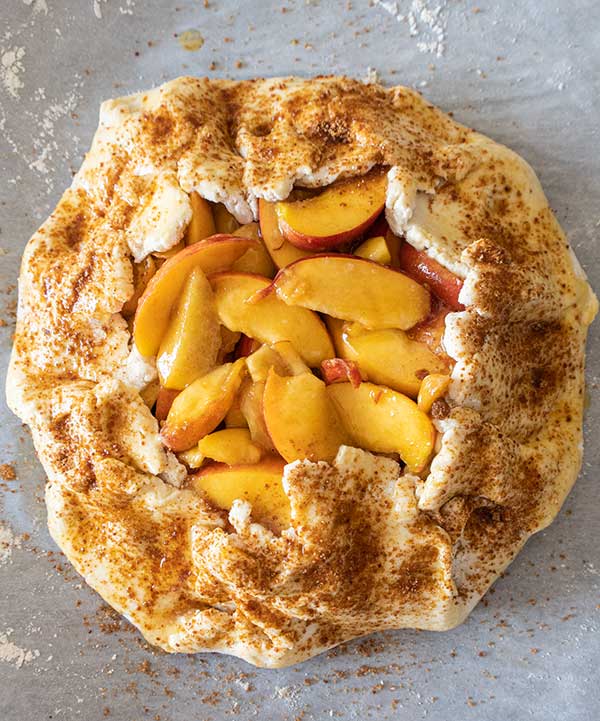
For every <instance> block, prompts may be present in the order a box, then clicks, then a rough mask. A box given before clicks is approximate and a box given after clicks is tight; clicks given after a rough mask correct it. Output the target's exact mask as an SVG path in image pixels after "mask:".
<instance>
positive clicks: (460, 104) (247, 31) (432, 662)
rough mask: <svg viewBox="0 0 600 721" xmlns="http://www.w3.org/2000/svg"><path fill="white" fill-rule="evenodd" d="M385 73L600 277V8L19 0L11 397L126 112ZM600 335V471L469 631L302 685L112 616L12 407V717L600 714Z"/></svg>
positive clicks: (586, 474)
mask: <svg viewBox="0 0 600 721" xmlns="http://www.w3.org/2000/svg"><path fill="white" fill-rule="evenodd" d="M205 5H207V7H205ZM436 8H439V9H436ZM187 30H196V31H198V33H199V35H200V36H201V38H202V39H203V40H204V44H203V45H202V47H201V48H199V49H198V50H196V51H188V50H185V49H184V48H183V47H182V45H181V37H180V36H181V33H183V32H184V31H187ZM375 72H376V73H377V74H378V77H379V78H380V79H381V81H382V82H384V83H386V84H396V83H402V84H406V85H412V86H415V87H417V88H418V89H419V90H420V91H421V92H422V93H423V94H424V95H425V97H426V98H427V99H429V100H431V101H432V102H434V103H436V104H438V105H440V106H441V107H442V108H443V109H445V110H447V111H452V112H453V113H454V115H455V117H456V118H457V119H458V120H460V121H462V122H463V123H466V124H467V125H471V126H473V127H475V128H477V129H478V130H480V131H482V132H484V133H486V134H488V135H490V136H492V137H493V138H495V139H497V140H499V141H501V142H504V143H506V144H507V145H509V146H510V147H512V148H513V149H515V150H517V151H518V152H520V153H521V154H522V155H523V156H524V157H525V158H526V159H527V160H528V161H529V162H530V163H531V164H532V165H533V167H534V168H535V170H536V171H537V172H538V174H539V175H540V177H541V180H542V183H543V185H544V188H545V190H546V193H547V194H548V196H549V198H550V203H551V205H552V207H553V208H554V209H555V211H556V213H557V214H558V218H559V220H560V222H561V223H562V225H563V227H564V228H565V230H566V232H567V234H568V236H569V238H570V240H571V243H572V244H573V247H574V248H575V251H576V253H577V255H578V257H579V259H580V261H581V262H582V264H583V266H584V268H585V269H586V270H587V272H588V274H589V276H590V279H591V282H592V284H593V285H594V286H595V288H596V289H598V288H599V287H600V270H599V263H598V260H599V249H598V241H597V238H598V235H599V233H600V172H599V171H600V134H599V132H598V131H599V117H600V113H599V111H600V105H599V89H600V3H598V2H597V1H596V0H587V1H586V0H572V1H565V0H559V1H554V2H551V1H545V2H540V1H539V0H530V1H529V2H495V3H494V2H490V1H488V0H473V2H471V1H469V2H464V1H460V0H456V1H453V0H446V1H442V0H438V2H430V1H429V0H427V2H425V1H424V0H421V1H419V0H412V1H411V0H405V1H404V2H398V3H395V2H368V0H352V2H346V1H345V0H343V1H341V2H340V1H339V0H329V1H328V0H321V1H320V2H318V1H314V2H308V1H305V0H296V1H293V0H287V1H285V2H283V3H281V2H274V1H272V0H254V1H252V2H231V1H226V0H209V2H208V3H203V2H202V0H199V1H198V0H196V1H194V0H179V1H177V0H175V1H174V2H170V1H167V0H164V1H162V2H161V0H97V2H94V1H93V0H1V2H0V149H1V154H0V165H1V182H0V254H1V256H0V279H1V281H2V282H1V284H0V352H1V354H2V359H1V361H0V368H1V371H0V373H1V375H2V383H4V377H5V372H6V364H7V362H8V356H9V350H10V343H11V335H12V332H13V329H14V315H15V308H16V278H17V273H18V268H19V261H20V256H21V253H22V251H23V247H24V245H25V243H26V241H27V239H28V238H29V237H30V236H31V234H32V233H33V232H34V231H35V229H36V228H37V227H38V225H39V224H40V223H41V222H42V220H43V219H44V218H45V217H46V216H47V215H48V213H49V212H50V211H51V209H52V208H53V206H54V204H55V203H56V201H57V200H58V198H59V196H60V194H61V192H62V190H63V189H64V188H65V187H66V186H67V185H68V184H69V183H70V180H71V177H72V174H73V172H74V170H75V169H76V168H77V167H78V165H79V163H80V162H81V158H82V154H83V153H84V152H85V151H86V149H87V148H88V147H89V143H90V141H91V138H92V134H93V132H94V129H95V127H96V123H97V116H98V106H99V104H100V102H101V100H102V99H104V98H108V97H113V96H116V95H122V94H125V93H128V92H131V91H134V90H138V89H143V88H147V87H151V86H154V85H157V84H159V83H160V82H162V81H164V80H167V79H170V78H173V77H175V76H177V75H180V74H197V75H209V76H212V77H217V76H226V77H234V78H247V77H253V76H257V75H286V74H298V75H302V76H308V75H312V74H318V73H346V74H349V75H353V76H356V77H359V78H365V79H366V78H369V77H370V78H371V79H372V78H373V77H374V73H375ZM599 327H600V323H598V321H597V322H596V324H595V325H594V326H593V327H592V333H591V340H590V345H589V356H590V359H589V364H588V389H589V398H590V406H589V408H588V411H587V433H586V437H587V447H586V456H585V463H584V467H583V472H582V475H581V477H580V479H579V481H578V482H577V485H576V487H575V489H574V491H573V492H572V493H571V495H570V496H569V498H568V499H567V501H566V503H565V506H564V508H563V510H562V512H561V513H560V516H559V517H558V519H557V521H556V522H555V523H554V524H553V525H552V526H551V527H550V528H549V529H548V530H546V531H545V532H543V533H541V534H539V535H538V536H536V537H535V538H534V539H532V540H531V541H530V542H529V543H528V544H527V547H526V548H525V550H524V551H523V552H522V553H521V555H520V556H519V557H518V559H517V560H516V561H515V562H514V563H513V565H512V566H511V567H510V569H509V570H508V572H507V573H506V574H505V576H504V578H502V579H500V580H499V581H498V582H497V583H496V584H495V586H494V588H493V590H492V591H490V593H488V595H487V596H486V598H485V600H484V601H483V603H482V604H480V605H479V607H478V608H477V609H476V610H475V611H474V613H473V614H472V616H471V617H470V619H469V620H468V621H467V623H465V624H464V625H463V626H462V627H460V628H458V629H456V630H454V631H452V632H448V633H445V634H436V633H424V632H421V633H419V632H415V631H399V632H393V633H386V634H381V635H378V636H374V637H371V638H369V639H367V640H359V641H356V642H353V643H350V644H347V645H345V646H343V647H341V648H339V649H336V650H335V651H334V652H332V653H329V654H325V655H323V656H321V657H319V658H317V659H314V660H312V661H309V662H306V663H304V664H302V665H299V666H296V667H293V668H291V669H287V670H282V671H260V670H255V669H253V668H252V667H251V666H248V665H246V664H245V663H244V662H242V661H238V660H235V659H229V658H227V657H219V656H207V655H205V656H197V657H188V656H168V655H166V654H164V653H161V652H157V651H154V650H153V649H151V648H149V647H148V646H147V645H146V644H145V643H144V642H143V640H142V639H141V637H140V635H139V634H138V633H137V632H135V631H134V630H133V629H132V627H131V626H129V624H128V623H127V622H125V621H122V620H120V619H119V618H118V617H116V616H115V615H114V614H112V613H111V612H110V611H109V610H108V609H107V607H106V606H105V604H103V602H102V601H101V599H100V598H99V596H97V595H96V594H95V593H94V592H92V591H91V590H90V589H88V588H87V587H86V586H85V585H84V584H83V583H82V581H81V579H80V578H79V577H78V576H77V574H76V573H75V572H74V571H73V570H71V569H70V567H69V566H68V563H66V562H65V559H64V557H62V555H61V554H60V553H59V552H58V551H57V549H56V547H55V545H54V543H53V542H52V541H51V539H50V538H49V535H48V532H47V530H46V513H45V508H44V504H43V487H44V474H43V472H42V469H41V467H40V465H39V463H38V462H37V460H36V458H35V455H34V452H33V449H32V444H31V440H30V436H29V434H28V432H27V431H26V430H25V429H24V428H23V427H22V426H21V425H20V423H19V422H18V421H17V419H16V418H15V417H13V416H12V415H11V414H10V413H9V412H8V409H7V408H6V405H5V403H4V398H3V397H0V413H1V414H2V416H1V423H0V464H9V465H10V466H11V467H13V468H14V470H15V472H16V479H14V480H11V479H10V476H11V472H10V468H6V467H4V466H0V469H1V473H0V476H2V477H3V478H2V480H0V520H1V522H0V719H2V721H29V720H30V719H35V720H36V721H38V720H41V719H57V720H61V719H86V721H97V720H100V719H107V718H108V719H109V720H110V719H112V720H113V721H138V719H139V720H140V721H141V720H143V719H154V720H155V721H159V720H160V721H180V720H184V719H185V721H200V720H201V721H205V720H208V719H214V720H215V721H216V720H218V719H228V718H236V719H242V720H243V719H254V718H258V719H268V720H270V719H273V720H279V719H282V720H283V719H290V721H291V720H293V719H302V720H303V721H309V720H310V719H324V718H334V719H408V720H410V721H413V720H414V719H421V718H427V719H432V720H440V721H446V720H449V719H459V720H462V719H476V720H477V721H487V720H489V721H513V720H519V721H520V720H521V719H544V720H546V719H560V720H561V721H563V720H564V721H567V720H569V721H575V720H577V721H584V720H587V719H594V720H595V719H598V718H599V717H600V678H599V672H598V668H599V666H600V642H599V641H600V639H599V634H598V623H599V620H600V605H599V604H600V594H599V593H598V585H599V584H598V582H599V575H598V574H599V572H600V550H599V549H600V538H599V533H598V531H599V530H600V511H599V508H598V506H599V493H598V472H599V469H600V450H599V446H600V443H599V441H600V434H599V431H598V427H599V425H600V402H599V401H600V396H599V391H598V374H599V354H598V351H599V350H600V343H599V331H598V329H599Z"/></svg>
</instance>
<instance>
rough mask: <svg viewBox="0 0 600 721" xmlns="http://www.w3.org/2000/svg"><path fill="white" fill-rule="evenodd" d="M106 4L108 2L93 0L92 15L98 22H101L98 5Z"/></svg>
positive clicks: (100, 12) (100, 8) (106, 0)
mask: <svg viewBox="0 0 600 721" xmlns="http://www.w3.org/2000/svg"><path fill="white" fill-rule="evenodd" d="M106 2H108V0H94V2H93V8H94V15H95V16H96V17H97V18H98V20H102V7H101V6H100V3H106Z"/></svg>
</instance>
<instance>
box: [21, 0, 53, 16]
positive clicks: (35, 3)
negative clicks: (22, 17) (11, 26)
mask: <svg viewBox="0 0 600 721" xmlns="http://www.w3.org/2000/svg"><path fill="white" fill-rule="evenodd" d="M23 2H24V3H25V5H27V7H30V8H31V9H32V10H33V14H34V15H37V14H38V13H44V15H47V14H48V3H47V2H46V0H23Z"/></svg>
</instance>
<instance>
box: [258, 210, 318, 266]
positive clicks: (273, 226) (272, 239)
mask: <svg viewBox="0 0 600 721" xmlns="http://www.w3.org/2000/svg"><path fill="white" fill-rule="evenodd" d="M258 219H259V221H260V232H261V234H262V237H263V240H264V242H265V245H266V247H267V250H268V251H269V255H270V256H271V258H272V259H273V262H274V263H275V265H276V266H277V267H278V268H284V267H285V266H286V265H289V264H290V263H293V262H294V261H295V260H299V259H300V258H308V257H310V256H311V255H312V253H309V252H308V251H305V250H300V248H296V246H294V245H292V244H291V243H288V241H287V240H286V239H285V238H284V237H283V235H282V234H281V231H280V230H279V221H278V219H277V213H276V212H275V203H269V202H268V201H266V200H263V199H262V198H260V199H259V201H258Z"/></svg>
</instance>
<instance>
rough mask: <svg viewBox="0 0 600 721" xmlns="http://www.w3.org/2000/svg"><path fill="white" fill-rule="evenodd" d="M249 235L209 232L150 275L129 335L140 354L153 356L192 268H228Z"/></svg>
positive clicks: (206, 270) (247, 244) (244, 247)
mask: <svg viewBox="0 0 600 721" xmlns="http://www.w3.org/2000/svg"><path fill="white" fill-rule="evenodd" d="M252 242H253V241H252V240H251V239H249V238H237V237H235V236H232V235H213V236H212V237H210V238H206V239H205V240H201V241H200V242H198V243H194V245H190V246H188V247H187V248H184V249H183V250H182V251H180V252H179V253H178V254H177V255H175V256H173V257H172V258H169V260H167V261H166V262H165V263H164V264H163V265H162V266H161V267H160V269H159V270H158V272H157V273H156V275H154V276H153V277H152V279H151V280H150V282H149V283H148V285H147V286H146V290H145V291H144V293H143V295H142V297H141V298H140V301H139V303H138V307H137V312H136V314H135V323H134V329H133V338H134V341H135V344H136V346H137V349H138V350H139V352H140V353H141V354H142V355H143V356H153V355H156V352H157V351H158V348H159V346H160V342H161V340H162V339H163V336H164V334H165V333H166V331H167V327H168V325H169V317H170V315H171V309H172V307H173V304H174V303H175V301H176V300H177V298H178V297H179V294H180V292H181V289H182V288H183V284H184V283H185V280H186V278H187V277H188V275H189V274H190V273H191V272H192V270H193V269H194V268H200V269H201V270H202V271H204V273H205V274H206V275H208V274H209V273H216V272H218V271H222V270H226V269H227V268H230V267H231V265H232V263H234V262H235V261H236V260H237V259H238V258H241V256H242V255H243V254H244V253H245V252H246V251H247V250H248V248H249V247H250V245H251V244H252Z"/></svg>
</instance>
